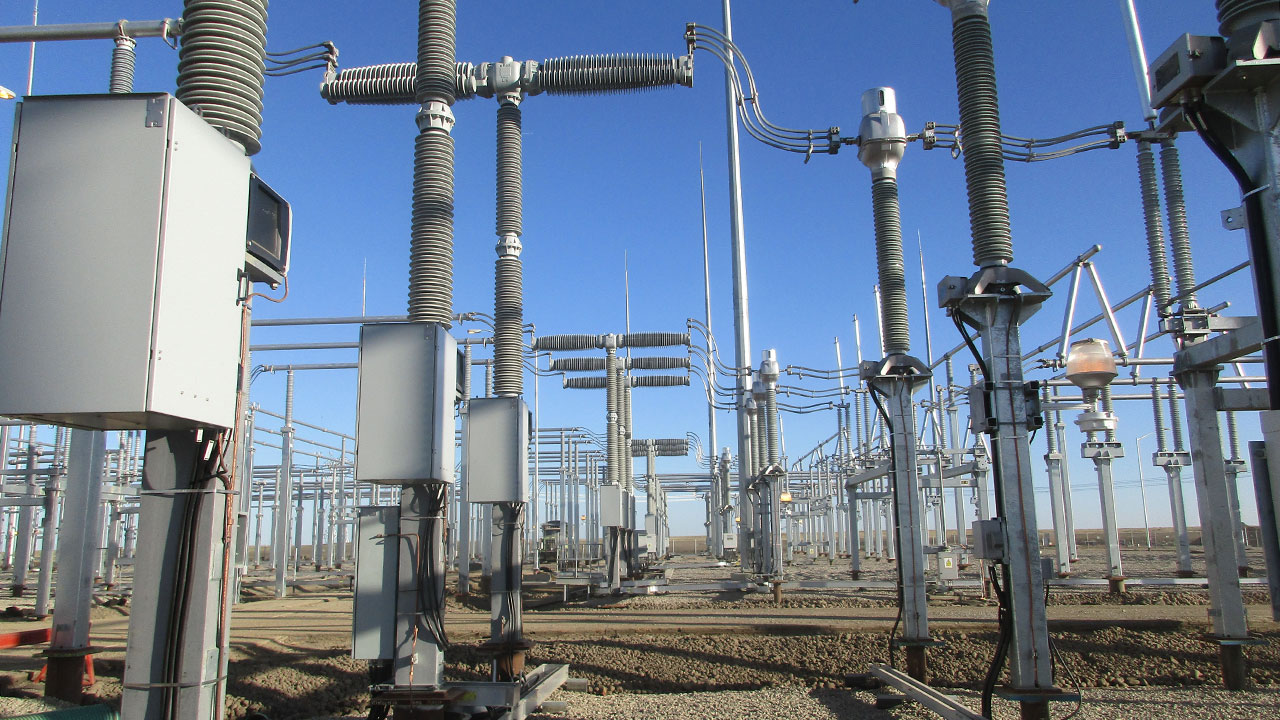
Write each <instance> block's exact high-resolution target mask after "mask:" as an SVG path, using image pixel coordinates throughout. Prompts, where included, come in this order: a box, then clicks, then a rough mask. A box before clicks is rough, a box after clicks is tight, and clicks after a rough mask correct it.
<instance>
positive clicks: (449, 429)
mask: <svg viewBox="0 0 1280 720" xmlns="http://www.w3.org/2000/svg"><path fill="white" fill-rule="evenodd" d="M457 368H458V349H457V341H456V340H454V338H453V336H452V335H450V334H449V330H448V329H447V328H446V327H444V326H443V325H440V324H437V323H382V324H370V325H364V326H362V327H361V328H360V370H359V376H360V377H359V381H358V384H359V391H358V393H359V394H358V398H357V409H356V448H357V451H356V481H357V482H368V483H377V484H383V485H387V484H391V485H407V484H413V483H452V482H453V466H454V438H453V436H454V420H453V406H454V403H455V402H456V401H457V398H458V380H457V378H458V370H457ZM472 474H473V475H474V472H473V473H472ZM472 492H474V490H473V491H472Z"/></svg>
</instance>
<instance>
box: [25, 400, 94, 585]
mask: <svg viewBox="0 0 1280 720" xmlns="http://www.w3.org/2000/svg"><path fill="white" fill-rule="evenodd" d="M27 433H28V434H27V449H26V465H25V466H24V467H25V469H26V471H27V474H26V477H24V478H23V482H22V485H23V495H25V496H26V497H35V496H36V464H37V458H38V457H39V455H40V452H39V450H38V449H37V448H36V428H35V426H34V425H32V426H29V427H28V428H27ZM35 530H36V508H35V506H34V505H23V506H22V507H20V508H18V536H17V538H16V539H15V541H14V545H15V549H14V561H13V585H12V592H13V596H14V597H22V596H23V595H25V594H26V592H27V576H28V575H29V574H30V573H31V556H32V554H33V552H34V548H35ZM90 542H92V543H93V544H94V546H95V547H96V546H97V544H98V543H97V541H96V540H92V539H91V540H90Z"/></svg>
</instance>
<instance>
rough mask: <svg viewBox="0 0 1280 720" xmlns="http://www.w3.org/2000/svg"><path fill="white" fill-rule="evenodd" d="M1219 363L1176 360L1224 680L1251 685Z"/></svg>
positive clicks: (1231, 686)
mask: <svg viewBox="0 0 1280 720" xmlns="http://www.w3.org/2000/svg"><path fill="white" fill-rule="evenodd" d="M1218 371H1219V368H1217V367H1211V368H1207V369H1206V368H1183V367H1179V366H1178V364H1177V363H1175V365H1174V377H1175V378H1176V379H1177V381H1178V385H1179V386H1180V387H1181V388H1182V391H1183V393H1184V394H1185V396H1186V406H1187V416H1188V417H1189V419H1190V422H1189V423H1188V425H1189V426H1190V427H1189V429H1190V440H1191V470H1192V472H1193V473H1194V474H1195V482H1196V500H1197V504H1198V507H1199V510H1200V538H1201V543H1202V544H1203V545H1204V557H1205V575H1206V577H1207V578H1208V580H1209V617H1210V618H1211V619H1212V621H1213V635H1214V637H1215V639H1216V640H1217V641H1218V642H1219V651H1220V659H1221V661H1222V682H1223V684H1224V685H1226V687H1227V689H1228V690H1242V689H1244V688H1245V686H1246V685H1247V684H1248V669H1247V666H1246V665H1245V659H1244V652H1243V646H1242V645H1241V643H1244V642H1247V641H1248V639H1249V628H1248V624H1247V622H1246V619H1245V610H1244V598H1243V597H1242V596H1241V593H1240V575H1239V570H1238V569H1237V562H1236V546H1235V541H1234V540H1233V539H1232V533H1233V531H1234V529H1233V528H1232V525H1231V499H1230V497H1229V495H1230V491H1231V489H1230V488H1229V487H1228V486H1227V477H1226V458H1225V457H1224V456H1223V452H1222V433H1221V428H1220V426H1219V422H1218V421H1219V418H1218V409H1217V407H1216V405H1215V400H1214V392H1213V391H1214V387H1215V386H1216V385H1217V381H1218Z"/></svg>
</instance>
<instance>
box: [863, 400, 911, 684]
mask: <svg viewBox="0 0 1280 720" xmlns="http://www.w3.org/2000/svg"><path fill="white" fill-rule="evenodd" d="M867 388H868V389H869V390H870V391H871V392H870V393H868V394H869V395H871V402H873V403H875V404H876V410H877V411H878V412H879V413H880V417H881V418H882V419H883V420H884V425H885V428H886V429H887V430H888V431H889V437H891V438H892V437H893V421H892V420H890V419H889V413H888V412H886V411H885V409H884V405H882V404H881V403H880V398H878V397H876V396H877V395H882V394H883V393H882V392H881V391H880V390H879V389H877V388H876V386H874V385H872V384H871V383H867ZM886 399H888V396H886ZM894 454H895V449H894V446H893V442H892V441H890V442H889V463H890V465H889V467H893V466H894V465H893V462H894ZM893 482H894V485H895V486H896V485H897V482H898V479H897V477H894V479H893ZM889 501H890V502H891V503H893V537H894V540H895V541H897V540H898V493H897V492H892V493H890V494H889ZM898 545H899V547H898V553H899V555H901V553H902V552H903V549H902V547H901V545H902V543H900V542H899V543H898ZM894 565H896V566H897V571H898V614H897V616H896V617H894V619H893V628H892V629H890V630H889V667H891V668H893V669H895V670H896V669H897V665H896V664H895V663H894V660H893V649H894V647H895V646H896V645H897V642H896V640H897V636H898V625H899V624H901V623H902V605H903V603H904V602H905V601H906V597H905V596H904V595H903V588H902V586H903V585H904V584H905V582H906V577H905V576H904V575H903V574H902V558H901V557H899V558H898V562H896V563H894Z"/></svg>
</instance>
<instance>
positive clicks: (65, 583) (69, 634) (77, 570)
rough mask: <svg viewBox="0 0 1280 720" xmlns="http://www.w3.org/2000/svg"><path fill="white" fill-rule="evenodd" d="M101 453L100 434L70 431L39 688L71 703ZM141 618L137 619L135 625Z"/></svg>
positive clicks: (88, 600) (78, 691) (81, 644)
mask: <svg viewBox="0 0 1280 720" xmlns="http://www.w3.org/2000/svg"><path fill="white" fill-rule="evenodd" d="M106 453H107V438H106V435H105V434H104V433H102V432H100V431H91V430H75V431H72V433H71V452H70V455H69V456H68V458H67V478H68V482H67V494H66V498H65V499H64V501H63V509H62V522H61V525H60V526H59V534H60V536H61V542H59V543H58V584H57V588H56V592H57V596H56V597H57V603H56V604H55V605H54V608H53V637H52V640H51V641H50V643H49V670H48V673H47V674H46V676H45V678H46V679H45V690H44V693H45V695H47V696H49V697H56V698H59V699H62V700H66V701H68V702H72V703H79V702H80V698H81V696H82V695H83V693H84V684H83V679H84V656H85V655H87V654H88V651H89V610H90V608H91V607H92V606H93V553H92V552H90V535H91V533H90V531H89V517H90V515H91V513H92V509H93V507H94V506H95V505H97V504H98V502H99V500H100V499H101V497H102V479H103V464H104V463H105V459H106ZM139 591H140V590H136V591H135V596H136V593H137V592H139ZM134 612H138V611H136V610H135V611H134ZM145 622H146V620H145V619H143V618H142V617H141V616H140V617H139V618H138V623H139V624H143V623H145Z"/></svg>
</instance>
